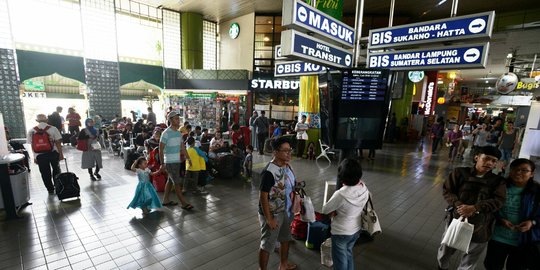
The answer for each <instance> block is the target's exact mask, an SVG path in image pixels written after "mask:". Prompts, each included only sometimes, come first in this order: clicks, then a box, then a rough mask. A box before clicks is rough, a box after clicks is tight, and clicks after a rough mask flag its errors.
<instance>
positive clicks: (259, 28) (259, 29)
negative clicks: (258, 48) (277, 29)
mask: <svg viewBox="0 0 540 270" xmlns="http://www.w3.org/2000/svg"><path fill="white" fill-rule="evenodd" d="M272 31H273V30H272V25H270V24H264V25H255V33H272Z"/></svg>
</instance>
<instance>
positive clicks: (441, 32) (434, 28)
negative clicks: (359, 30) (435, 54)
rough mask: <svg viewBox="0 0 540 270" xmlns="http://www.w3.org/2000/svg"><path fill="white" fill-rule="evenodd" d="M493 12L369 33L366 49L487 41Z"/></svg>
mask: <svg viewBox="0 0 540 270" xmlns="http://www.w3.org/2000/svg"><path fill="white" fill-rule="evenodd" d="M494 17H495V12H493V11H490V12H484V13H477V14H472V15H466V16H460V17H452V18H447V19H442V20H435V21H428V22H420V23H414V24H407V25H400V26H396V27H389V28H379V29H375V30H370V31H369V43H368V48H369V49H377V48H385V47H398V46H405V45H412V44H420V43H429V42H442V41H450V40H459V39H470V38H481V37H491V32H492V29H493V19H494Z"/></svg>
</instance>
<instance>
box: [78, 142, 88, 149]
mask: <svg viewBox="0 0 540 270" xmlns="http://www.w3.org/2000/svg"><path fill="white" fill-rule="evenodd" d="M77 150H79V151H88V140H86V139H77Z"/></svg>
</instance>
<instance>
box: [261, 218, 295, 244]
mask: <svg viewBox="0 0 540 270" xmlns="http://www.w3.org/2000/svg"><path fill="white" fill-rule="evenodd" d="M274 219H275V220H276V221H277V224H278V227H277V228H276V229H275V230H270V227H268V224H267V223H266V218H265V217H264V215H261V214H259V224H260V225H261V246H260V248H261V249H262V250H264V251H267V252H269V253H271V252H272V251H274V246H275V245H276V241H279V242H287V241H291V240H292V236H291V229H290V227H291V222H292V218H289V217H288V216H287V214H286V213H285V212H282V213H278V214H274Z"/></svg>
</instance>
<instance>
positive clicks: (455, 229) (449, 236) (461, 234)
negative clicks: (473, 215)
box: [441, 216, 474, 253]
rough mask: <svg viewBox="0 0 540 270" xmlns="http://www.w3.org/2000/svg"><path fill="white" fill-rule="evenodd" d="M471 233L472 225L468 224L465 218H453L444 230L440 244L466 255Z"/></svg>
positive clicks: (472, 230)
mask: <svg viewBox="0 0 540 270" xmlns="http://www.w3.org/2000/svg"><path fill="white" fill-rule="evenodd" d="M473 232H474V225H473V224H471V223H469V221H468V220H467V218H466V217H462V216H461V217H459V218H454V219H453V220H452V223H450V225H449V226H448V228H447V229H446V232H445V233H444V237H443V240H442V242H441V244H444V245H446V246H448V247H451V248H455V249H457V250H461V251H463V252H465V253H468V252H469V244H470V243H471V239H472V235H473Z"/></svg>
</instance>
